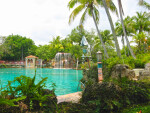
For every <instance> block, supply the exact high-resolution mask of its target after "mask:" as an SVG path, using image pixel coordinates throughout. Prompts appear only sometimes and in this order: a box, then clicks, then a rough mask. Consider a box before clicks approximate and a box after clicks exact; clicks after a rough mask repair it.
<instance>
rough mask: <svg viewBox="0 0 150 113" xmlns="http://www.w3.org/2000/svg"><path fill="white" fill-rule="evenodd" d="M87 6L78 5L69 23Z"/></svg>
mask: <svg viewBox="0 0 150 113" xmlns="http://www.w3.org/2000/svg"><path fill="white" fill-rule="evenodd" d="M84 8H85V4H81V5H79V6H78V7H76V8H75V9H74V10H73V11H72V13H71V14H70V16H69V24H71V22H72V21H73V20H74V19H75V17H76V16H77V15H78V14H79V13H80V12H81V11H82V10H83V9H84Z"/></svg>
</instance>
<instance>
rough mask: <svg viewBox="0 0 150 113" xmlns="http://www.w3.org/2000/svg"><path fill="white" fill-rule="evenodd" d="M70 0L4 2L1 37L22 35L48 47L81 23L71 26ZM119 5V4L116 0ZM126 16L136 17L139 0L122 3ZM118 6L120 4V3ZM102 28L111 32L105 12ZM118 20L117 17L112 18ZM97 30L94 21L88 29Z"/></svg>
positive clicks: (0, 13)
mask: <svg viewBox="0 0 150 113" xmlns="http://www.w3.org/2000/svg"><path fill="white" fill-rule="evenodd" d="M68 2H69V0H0V17H1V18H0V35H2V36H7V35H10V34H12V33H13V34H19V35H22V36H26V37H29V38H31V39H32V40H34V41H35V43H36V45H38V44H48V42H49V41H51V40H52V38H53V37H54V36H58V35H60V36H64V37H65V36H67V35H68V34H69V33H70V32H71V29H73V28H74V27H76V26H77V25H78V24H79V20H80V17H81V16H80V15H79V16H78V17H77V18H76V19H75V20H74V22H73V23H72V24H71V25H70V26H69V24H68V20H69V15H70V13H71V11H72V10H71V11H69V8H68V7H67V4H68ZM115 2H116V1H115ZM122 2H123V4H124V6H123V7H124V11H125V14H126V15H134V14H135V12H136V11H137V10H140V9H141V8H140V7H137V0H122ZM116 5H118V4H116ZM100 11H101V12H100V14H101V17H100V19H101V20H100V24H99V28H100V29H106V28H107V29H110V26H109V22H108V19H107V17H106V14H105V12H104V10H100ZM112 17H113V20H115V21H116V20H117V19H118V18H117V17H116V16H114V15H113V16H112ZM92 28H94V29H95V26H94V22H93V20H92V18H88V19H87V21H86V22H85V29H87V30H89V29H92Z"/></svg>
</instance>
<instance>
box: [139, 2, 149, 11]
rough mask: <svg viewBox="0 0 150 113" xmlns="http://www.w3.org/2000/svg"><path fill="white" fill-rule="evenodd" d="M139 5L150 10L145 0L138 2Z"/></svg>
mask: <svg viewBox="0 0 150 113" xmlns="http://www.w3.org/2000/svg"><path fill="white" fill-rule="evenodd" d="M139 5H140V6H143V7H145V8H147V9H149V10H150V4H149V3H147V2H145V0H139Z"/></svg>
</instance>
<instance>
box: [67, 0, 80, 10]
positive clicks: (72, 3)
mask: <svg viewBox="0 0 150 113" xmlns="http://www.w3.org/2000/svg"><path fill="white" fill-rule="evenodd" d="M77 1H78V0H71V1H69V3H68V7H69V9H70V8H73V7H74V6H75V4H77Z"/></svg>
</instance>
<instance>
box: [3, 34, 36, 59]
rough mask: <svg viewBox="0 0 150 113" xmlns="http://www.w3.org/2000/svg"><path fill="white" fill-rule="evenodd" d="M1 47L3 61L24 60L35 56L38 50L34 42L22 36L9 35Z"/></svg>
mask: <svg viewBox="0 0 150 113" xmlns="http://www.w3.org/2000/svg"><path fill="white" fill-rule="evenodd" d="M1 47H2V51H3V56H2V59H3V60H23V59H24V57H26V56H27V55H29V54H32V55H34V54H35V50H36V48H37V47H36V45H35V44H34V42H33V40H31V39H29V38H26V37H22V36H20V35H9V36H8V37H7V38H6V39H5V41H4V43H3V44H2V45H1Z"/></svg>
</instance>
